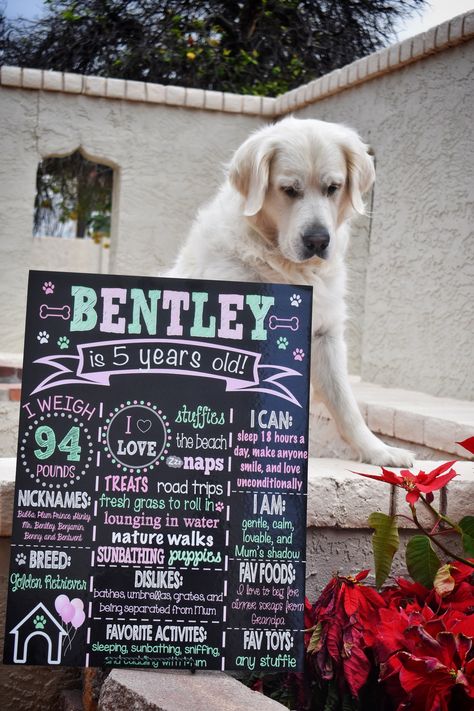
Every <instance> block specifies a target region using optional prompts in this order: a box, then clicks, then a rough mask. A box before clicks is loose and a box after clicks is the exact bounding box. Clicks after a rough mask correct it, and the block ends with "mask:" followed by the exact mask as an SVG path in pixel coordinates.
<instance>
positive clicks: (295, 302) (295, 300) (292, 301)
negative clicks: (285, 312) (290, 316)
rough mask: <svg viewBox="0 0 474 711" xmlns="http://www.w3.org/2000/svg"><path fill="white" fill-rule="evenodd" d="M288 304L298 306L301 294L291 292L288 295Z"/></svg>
mask: <svg viewBox="0 0 474 711" xmlns="http://www.w3.org/2000/svg"><path fill="white" fill-rule="evenodd" d="M290 304H291V306H296V307H298V306H299V305H300V304H301V296H300V295H299V294H292V295H291V296H290Z"/></svg>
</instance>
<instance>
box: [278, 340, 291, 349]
mask: <svg viewBox="0 0 474 711" xmlns="http://www.w3.org/2000/svg"><path fill="white" fill-rule="evenodd" d="M277 346H278V348H279V349H280V350H281V351H286V349H287V348H288V346H289V343H288V338H285V336H280V338H278V339H277Z"/></svg>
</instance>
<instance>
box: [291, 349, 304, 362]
mask: <svg viewBox="0 0 474 711" xmlns="http://www.w3.org/2000/svg"><path fill="white" fill-rule="evenodd" d="M293 358H294V359H295V360H303V358H304V350H303V349H302V348H295V350H294V351H293Z"/></svg>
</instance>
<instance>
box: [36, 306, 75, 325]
mask: <svg viewBox="0 0 474 711" xmlns="http://www.w3.org/2000/svg"><path fill="white" fill-rule="evenodd" d="M39 315H40V318H43V319H44V318H62V319H63V320H64V321H69V319H70V318H71V307H70V306H67V305H66V306H48V304H41V306H40V310H39Z"/></svg>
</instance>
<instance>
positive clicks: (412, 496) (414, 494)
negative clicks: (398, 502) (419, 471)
mask: <svg viewBox="0 0 474 711" xmlns="http://www.w3.org/2000/svg"><path fill="white" fill-rule="evenodd" d="M419 498H420V492H419V491H409V492H408V494H407V495H406V500H407V501H408V503H409V504H416V502H417V501H418V499H419Z"/></svg>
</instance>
